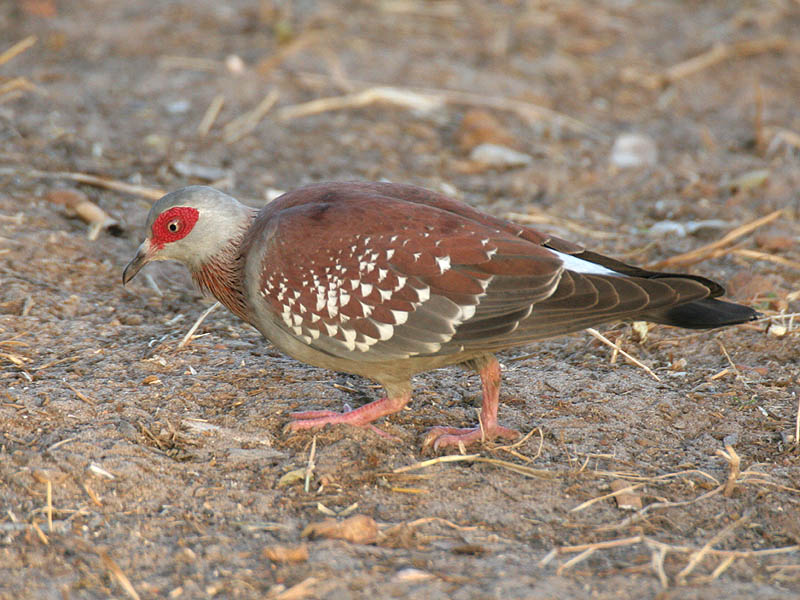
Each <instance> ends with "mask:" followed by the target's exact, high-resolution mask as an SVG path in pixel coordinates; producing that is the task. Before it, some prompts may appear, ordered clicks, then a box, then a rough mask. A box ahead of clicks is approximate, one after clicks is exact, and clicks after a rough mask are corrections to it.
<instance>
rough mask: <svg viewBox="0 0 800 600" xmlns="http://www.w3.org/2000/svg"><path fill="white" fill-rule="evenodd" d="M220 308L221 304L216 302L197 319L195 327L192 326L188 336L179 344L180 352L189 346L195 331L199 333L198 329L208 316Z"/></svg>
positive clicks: (187, 333)
mask: <svg viewBox="0 0 800 600" xmlns="http://www.w3.org/2000/svg"><path fill="white" fill-rule="evenodd" d="M218 306H219V302H214V304H212V305H211V306H209V307H208V308H207V309H205V311H203V314H202V315H200V316H199V317H198V318H197V320H196V321H195V322H194V325H192V326H191V327H190V328H189V331H187V332H186V335H185V336H183V339H182V340H181V342H180V343H179V344H178V348H177V349H178V350H180V349H181V348H183V347H184V346H186V345H187V344H188V343H189V342H190V341H191V340H192V336H193V335H194V332H195V331H197V328H198V327H200V324H201V323H202V322H203V321H205V319H206V317H207V316H208V315H210V314H211V313H212V312H213V311H214V309H215V308H217V307H218Z"/></svg>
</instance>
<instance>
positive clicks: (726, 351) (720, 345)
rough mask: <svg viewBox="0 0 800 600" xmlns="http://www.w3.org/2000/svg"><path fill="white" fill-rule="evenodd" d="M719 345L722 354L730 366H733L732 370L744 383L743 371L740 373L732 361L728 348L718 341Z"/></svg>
mask: <svg viewBox="0 0 800 600" xmlns="http://www.w3.org/2000/svg"><path fill="white" fill-rule="evenodd" d="M717 344H718V345H719V349H720V350H722V353H723V354H724V355H725V358H726V359H727V361H728V364H729V365H730V366H731V370H732V371H733V372H734V374H735V375H736V379H738V380H740V381H742V382H744V377H742V373H741V371H739V369H738V367H737V366H736V365H735V364H734V363H733V360H732V359H731V355H730V354H728V350H727V348H725V344H723V343H722V342H721V341H720V340H717Z"/></svg>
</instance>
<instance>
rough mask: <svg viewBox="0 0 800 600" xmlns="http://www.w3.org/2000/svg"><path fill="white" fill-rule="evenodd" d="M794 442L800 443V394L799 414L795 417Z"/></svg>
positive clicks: (799, 402) (798, 401)
mask: <svg viewBox="0 0 800 600" xmlns="http://www.w3.org/2000/svg"><path fill="white" fill-rule="evenodd" d="M794 443H795V446H797V445H800V394H798V395H797V414H796V415H795V418H794Z"/></svg>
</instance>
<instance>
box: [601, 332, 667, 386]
mask: <svg viewBox="0 0 800 600" xmlns="http://www.w3.org/2000/svg"><path fill="white" fill-rule="evenodd" d="M586 331H587V332H589V334H591V335H592V336H594V337H595V338H597V339H598V340H600V341H601V342H603V343H604V344H605V345H606V346H610V347H611V348H614V350H615V351H616V352H619V353H620V354H622V356H624V357H625V358H627V359H628V360H629V361H631V362H632V363H633V364H635V365H636V366H637V367H640V368H642V369H644V370H645V372H646V373H647V374H648V375H650V377H652V378H653V379H655V380H656V381H659V382H660V381H661V379H660V378H659V377H658V375H656V374H655V373H653V370H652V369H651V368H650V367H648V366H647V365H646V364H644V363H643V362H642V361H640V360H638V359H636V358H634V357H633V356H631V355H630V354H628V353H627V352H625V350H623V349H622V348H620V347H619V345H618V344H615V343H614V342H612V341H611V340H610V339H608V338H607V337H606V336H604V335H603V334H602V333H600V332H599V331H597V330H596V329H594V328H592V327H589V328H587V329H586Z"/></svg>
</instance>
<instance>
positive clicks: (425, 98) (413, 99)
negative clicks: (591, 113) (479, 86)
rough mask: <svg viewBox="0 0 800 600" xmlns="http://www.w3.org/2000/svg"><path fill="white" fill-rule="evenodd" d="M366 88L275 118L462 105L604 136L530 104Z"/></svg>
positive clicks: (440, 92) (432, 91) (434, 91)
mask: <svg viewBox="0 0 800 600" xmlns="http://www.w3.org/2000/svg"><path fill="white" fill-rule="evenodd" d="M366 85H369V87H367V88H366V89H364V90H362V91H360V92H355V93H353V94H345V95H343V96H334V97H328V98H319V99H317V100H312V101H310V102H304V103H302V104H295V105H292V106H286V107H283V108H282V109H281V110H280V111H278V118H279V119H282V120H288V119H296V118H299V117H304V116H308V115H313V114H319V113H321V112H327V111H331V110H342V109H346V108H360V107H362V106H366V105H369V104H374V103H376V102H387V103H391V104H395V105H400V106H405V107H407V108H412V109H416V110H423V111H430V110H433V109H435V108H437V107H439V106H441V105H443V104H465V105H469V106H481V107H484V108H494V109H497V110H505V111H510V112H513V113H516V114H517V116H519V117H520V118H522V119H524V120H525V121H527V122H528V123H529V124H533V123H537V122H540V121H554V122H556V123H559V124H563V125H564V126H566V127H567V128H569V129H571V130H573V131H576V132H578V133H583V134H587V135H591V136H593V137H597V138H603V137H604V135H603V134H601V133H600V132H599V131H597V130H596V129H594V128H592V127H591V126H589V125H587V124H586V123H584V122H582V121H579V120H578V119H575V118H574V117H570V116H568V115H566V114H564V113H559V112H557V111H555V110H552V109H549V108H545V107H543V106H539V105H537V104H533V103H531V102H523V101H521V100H513V99H510V98H505V97H502V96H485V95H482V94H476V93H472V92H462V91H457V90H442V89H430V88H399V87H391V86H382V85H371V84H366Z"/></svg>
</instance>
